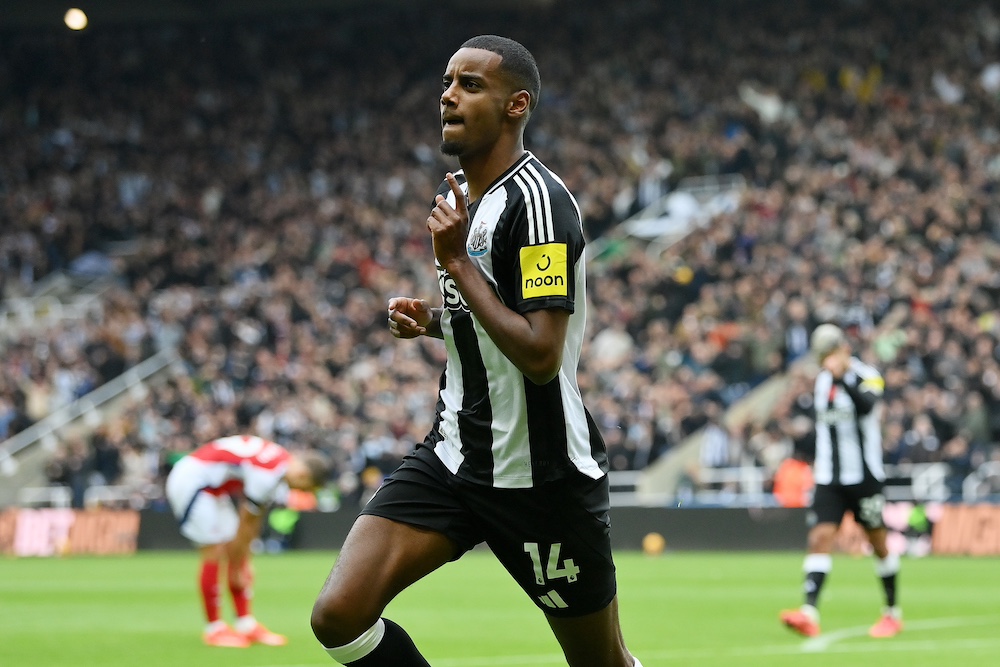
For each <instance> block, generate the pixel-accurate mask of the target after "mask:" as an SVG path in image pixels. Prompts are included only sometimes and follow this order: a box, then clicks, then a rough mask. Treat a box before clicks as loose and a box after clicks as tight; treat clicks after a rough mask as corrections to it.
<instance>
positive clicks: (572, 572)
mask: <svg viewBox="0 0 1000 667" xmlns="http://www.w3.org/2000/svg"><path fill="white" fill-rule="evenodd" d="M544 549H545V545H544V544H543V545H541V548H539V544H538V543H537V542H525V543H524V551H525V553H527V554H528V556H530V557H531V564H532V566H533V567H534V569H535V583H537V584H538V585H539V586H544V585H545V582H546V581H552V580H553V579H563V578H565V579H566V581H567V582H569V583H573V582H574V581H576V575H578V574H579V573H580V568H578V567H577V566H576V563H574V562H573V559H572V558H567V559H566V560H564V561H563V562H562V564H560V563H559V550H560V549H562V544H561V543H560V542H556V543H554V544H552V545H550V546H549V549H548V551H549V553H548V564H547V567H546V568H545V569H544V570H543V569H542V562H543V560H545V556H544V554H543V553H542V551H543V550H544Z"/></svg>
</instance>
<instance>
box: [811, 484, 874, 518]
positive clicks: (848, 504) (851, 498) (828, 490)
mask: <svg viewBox="0 0 1000 667" xmlns="http://www.w3.org/2000/svg"><path fill="white" fill-rule="evenodd" d="M883 488H884V485H883V484H882V482H879V481H878V480H876V479H866V480H865V481H863V482H862V483H861V484H852V485H846V486H845V485H840V484H817V485H816V491H815V493H814V494H813V503H812V510H813V513H814V514H815V521H816V523H834V524H837V525H838V526H839V525H840V522H841V521H842V520H843V518H844V512H846V511H847V510H851V513H852V514H853V515H854V518H855V520H856V521H857V522H858V523H859V524H861V525H862V526H864V527H865V528H866V529H868V530H875V529H877V528H884V527H885V523H884V522H883V519H882V510H883V508H885V495H883V493H882V490H883Z"/></svg>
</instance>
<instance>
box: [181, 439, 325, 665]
mask: <svg viewBox="0 0 1000 667" xmlns="http://www.w3.org/2000/svg"><path fill="white" fill-rule="evenodd" d="M326 474H327V467H326V463H325V460H324V459H323V457H322V456H321V455H319V454H316V453H313V452H295V453H292V452H289V451H288V450H287V449H285V448H284V447H282V446H281V445H279V444H277V443H274V442H271V441H270V440H265V439H264V438H260V437H257V436H254V435H233V436H228V437H224V438H219V439H217V440H213V441H211V442H209V443H206V444H204V445H202V446H201V447H199V448H197V449H196V450H195V451H193V452H191V453H190V454H188V455H187V456H185V457H184V458H182V459H180V460H179V461H178V462H177V463H176V464H175V465H174V467H173V469H172V470H171V471H170V474H169V475H168V476H167V483H166V495H167V500H168V501H169V502H170V507H171V509H172V510H173V512H174V515H175V516H176V517H177V520H178V521H179V522H180V530H181V534H182V535H184V536H185V537H187V538H188V539H189V540H191V541H192V542H193V543H194V544H195V545H197V547H198V550H199V552H200V554H201V571H200V580H199V581H200V590H201V598H202V603H203V606H204V611H205V617H206V619H207V622H208V625H207V626H206V627H205V631H204V634H203V638H204V641H205V643H206V644H209V645H211V646H226V647H237V648H242V647H246V646H250V645H251V644H254V643H258V644H267V645H269V646H282V645H284V644H286V643H287V639H286V638H285V637H284V636H283V635H279V634H276V633H273V632H271V631H269V630H268V629H267V628H265V627H264V626H263V625H262V624H261V623H260V622H258V621H257V620H256V619H255V618H254V616H253V614H252V613H251V610H250V601H251V599H252V594H251V585H252V583H253V570H252V568H251V564H250V555H251V554H250V543H251V542H252V541H253V539H254V538H255V537H257V535H259V533H260V527H261V520H262V517H263V515H264V513H265V511H266V509H267V506H268V505H270V504H271V503H272V502H274V501H275V500H277V499H279V497H280V496H281V495H282V494H283V493H285V492H287V489H288V488H293V489H302V490H309V491H312V490H314V489H316V488H317V487H318V486H320V485H322V484H323V483H324V482H325V481H326ZM223 561H225V563H226V572H227V581H228V584H229V592H230V595H231V596H232V599H233V606H234V607H235V611H236V622H235V624H234V627H230V626H229V625H228V624H227V623H226V622H225V621H224V620H222V616H221V611H220V599H219V597H220V596H219V570H220V568H221V564H222V562H223Z"/></svg>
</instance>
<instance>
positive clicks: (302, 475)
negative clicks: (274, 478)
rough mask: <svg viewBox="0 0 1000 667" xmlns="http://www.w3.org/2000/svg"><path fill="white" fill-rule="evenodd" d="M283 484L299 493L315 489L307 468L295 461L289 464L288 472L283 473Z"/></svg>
mask: <svg viewBox="0 0 1000 667" xmlns="http://www.w3.org/2000/svg"><path fill="white" fill-rule="evenodd" d="M285 482H286V483H287V484H288V486H289V487H291V488H293V489H298V490H299V491H313V490H314V489H315V487H316V484H315V483H314V482H313V478H312V473H310V472H309V468H308V467H307V466H305V465H304V464H301V463H298V462H297V461H296V462H294V463H291V464H289V466H288V470H287V471H285Z"/></svg>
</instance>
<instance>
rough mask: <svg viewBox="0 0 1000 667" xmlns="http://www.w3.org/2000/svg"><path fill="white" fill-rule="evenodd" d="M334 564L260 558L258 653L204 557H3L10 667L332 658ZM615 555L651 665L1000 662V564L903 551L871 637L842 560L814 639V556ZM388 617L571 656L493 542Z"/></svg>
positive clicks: (299, 665)
mask: <svg viewBox="0 0 1000 667" xmlns="http://www.w3.org/2000/svg"><path fill="white" fill-rule="evenodd" d="M334 558H335V554H334V553H332V552H296V553H287V554H280V555H261V556H258V557H257V559H256V568H257V586H256V601H255V611H256V613H257V616H258V618H260V619H261V620H262V621H263V622H264V623H266V624H267V625H268V626H270V627H271V629H273V630H275V631H277V632H282V633H285V634H287V635H288V636H289V639H290V642H289V645H288V646H286V647H281V648H272V647H264V646H254V647H252V648H249V649H220V648H210V647H206V646H203V645H202V644H201V641H200V631H201V627H202V620H201V612H200V607H199V603H198V599H197V597H196V588H195V581H196V558H195V554H194V552H178V553H140V554H138V555H135V556H131V557H108V558H68V559H51V560H50V559H20V560H16V559H0V665H2V666H3V667H91V666H93V667H161V666H167V665H170V666H175V665H183V666H185V667H187V666H201V665H206V666H211V667H229V666H233V667H235V666H237V665H239V666H241V667H306V666H312V665H316V666H322V665H332V664H334V663H333V661H332V660H330V659H329V658H328V657H327V656H326V655H325V654H324V653H323V651H322V650H321V649H320V647H319V645H318V644H317V643H316V642H315V640H314V639H313V638H312V635H311V633H310V630H309V626H308V618H309V610H310V608H311V606H312V602H313V599H314V597H315V595H316V593H317V591H318V590H319V587H320V585H321V584H322V582H323V579H324V578H325V576H326V574H327V572H328V570H329V568H330V566H331V565H332V563H333V561H334ZM616 560H617V563H618V572H619V586H620V588H619V597H620V600H621V606H622V623H623V626H624V631H625V637H626V640H627V642H628V644H629V646H630V647H631V649H632V650H633V651H634V652H635V654H636V655H637V656H638V657H639V658H640V659H641V660H642V662H643V665H644V666H645V667H657V666H660V665H662V666H674V665H696V666H697V667H728V666H730V665H733V666H735V665H739V666H740V667H756V666H761V667H792V666H795V667H799V666H806V667H834V666H840V665H850V666H851V667H866V666H869V665H870V666H873V667H904V666H905V667H950V666H951V665H962V666H963V667H996V666H997V665H1000V657H998V656H1000V560H997V559H972V558H942V557H931V558H924V559H904V561H903V569H902V573H901V575H900V590H901V593H900V595H901V603H902V605H903V608H904V612H905V621H906V624H907V626H906V630H905V631H904V632H903V633H902V634H901V635H900V636H898V637H896V638H893V639H888V640H874V639H870V638H868V636H867V635H866V631H867V628H868V626H869V625H870V624H871V623H872V622H874V621H875V620H876V617H877V615H878V611H879V608H880V604H881V593H880V590H879V587H878V586H877V581H876V579H875V575H874V571H873V566H872V563H871V560H870V559H867V558H854V557H850V556H837V557H835V559H834V569H833V573H832V574H831V576H830V578H829V579H828V584H827V586H826V588H825V590H824V595H823V599H822V601H821V602H822V611H823V631H824V633H823V635H821V636H820V638H818V639H813V640H804V639H802V638H799V637H796V636H794V635H792V634H791V633H790V632H789V631H788V630H786V629H785V628H783V627H781V625H780V624H779V622H778V612H779V611H780V610H781V609H782V608H785V607H791V606H795V605H797V604H798V603H799V601H800V593H799V591H800V588H801V563H802V555H801V554H796V553H776V554H763V553H752V554H737V553H670V552H668V553H666V554H664V555H663V556H660V557H658V558H651V557H647V556H644V555H642V554H639V553H625V552H623V553H618V554H616ZM227 603H228V600H227ZM228 608H229V607H228V606H227V610H228ZM387 616H389V617H391V618H393V619H394V620H396V621H397V622H399V623H401V624H402V625H403V626H404V627H406V628H407V630H408V631H409V632H410V634H411V635H412V636H413V638H414V640H415V641H416V643H417V645H418V646H419V647H420V648H421V650H422V651H423V653H424V654H425V655H426V656H427V658H428V660H429V661H430V662H431V664H432V665H434V667H501V666H503V667H535V666H538V667H542V666H545V665H564V664H565V663H564V662H563V661H562V660H561V658H560V653H559V649H558V647H557V645H556V644H555V641H554V640H553V639H552V638H551V636H550V634H549V632H548V628H547V626H546V624H545V623H544V620H543V619H542V617H541V613H540V612H539V611H538V610H537V609H536V608H535V607H534V606H533V605H532V604H531V602H530V601H529V600H528V599H527V598H526V597H525V596H524V595H523V594H522V593H521V592H520V590H518V589H517V588H516V587H515V585H514V584H513V582H512V581H511V580H510V579H509V578H508V577H507V574H506V572H504V571H503V569H502V568H501V567H500V566H499V565H498V564H497V563H496V561H495V560H494V559H493V557H492V555H491V554H489V553H488V552H481V551H475V552H473V553H470V554H467V555H466V556H465V557H464V558H462V559H461V560H460V561H458V562H457V563H452V564H450V565H447V566H445V567H444V568H442V569H441V570H439V571H438V572H436V573H434V574H433V575H431V576H430V577H428V578H427V579H425V580H424V581H421V582H419V583H418V584H417V585H416V586H414V587H413V588H411V589H410V590H408V591H406V592H404V593H403V595H401V596H400V598H399V599H397V600H396V601H395V602H394V603H393V604H392V605H391V606H390V608H389V610H388V612H387Z"/></svg>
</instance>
